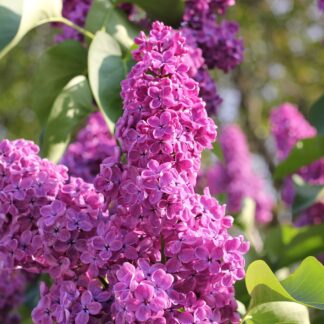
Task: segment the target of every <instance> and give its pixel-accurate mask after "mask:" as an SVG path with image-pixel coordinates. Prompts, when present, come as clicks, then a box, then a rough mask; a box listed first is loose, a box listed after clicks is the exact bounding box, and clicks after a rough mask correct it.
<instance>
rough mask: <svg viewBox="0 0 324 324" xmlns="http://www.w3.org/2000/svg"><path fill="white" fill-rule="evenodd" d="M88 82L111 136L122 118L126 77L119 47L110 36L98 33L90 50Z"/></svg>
mask: <svg viewBox="0 0 324 324" xmlns="http://www.w3.org/2000/svg"><path fill="white" fill-rule="evenodd" d="M88 68H89V81H90V86H91V89H92V93H93V96H94V98H95V100H96V102H97V104H98V106H99V108H100V110H101V111H102V112H103V114H104V116H105V118H106V121H107V124H108V127H109V129H110V131H111V132H113V130H114V124H115V122H116V121H117V119H118V118H119V117H120V116H121V114H122V100H121V96H120V91H121V88H120V83H121V81H122V80H123V79H125V77H126V75H127V66H126V63H125V61H124V60H123V59H122V53H121V49H120V47H119V45H118V43H117V42H116V41H115V40H114V39H113V38H112V37H111V36H110V35H108V34H107V33H105V32H102V31H99V32H97V33H96V36H95V38H94V40H93V41H92V43H91V45H90V49H89V56H88Z"/></svg>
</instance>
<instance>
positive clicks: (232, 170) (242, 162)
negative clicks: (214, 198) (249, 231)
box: [206, 125, 274, 223]
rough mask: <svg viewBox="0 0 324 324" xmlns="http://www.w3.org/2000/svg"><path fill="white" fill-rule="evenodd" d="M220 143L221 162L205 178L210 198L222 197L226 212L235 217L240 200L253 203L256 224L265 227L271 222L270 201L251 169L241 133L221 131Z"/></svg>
mask: <svg viewBox="0 0 324 324" xmlns="http://www.w3.org/2000/svg"><path fill="white" fill-rule="evenodd" d="M220 143H221V147H222V151H223V156H224V161H223V162H217V163H216V164H215V166H213V167H212V168H211V169H210V170H208V171H207V174H206V178H207V181H208V185H209V186H210V189H211V192H212V193H213V194H221V193H226V194H227V197H228V202H227V204H228V205H227V207H228V210H229V211H230V212H233V213H238V212H239V211H240V210H241V208H242V203H243V200H244V198H247V197H250V198H252V199H253V200H254V201H255V203H256V214H255V217H256V220H257V221H258V222H260V223H267V222H269V221H271V219H272V212H271V210H272V208H273V205H274V201H273V199H272V198H271V196H270V195H269V194H268V193H267V192H266V191H265V188H264V187H265V183H264V180H263V179H262V178H261V177H260V176H258V175H257V174H256V173H255V172H254V171H253V167H252V159H251V154H250V152H249V147H248V143H247V140H246V138H245V135H244V133H243V131H242V130H241V129H240V128H239V126H237V125H228V126H225V127H224V128H223V129H222V132H221V138H220Z"/></svg>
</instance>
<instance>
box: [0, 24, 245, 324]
mask: <svg viewBox="0 0 324 324" xmlns="http://www.w3.org/2000/svg"><path fill="white" fill-rule="evenodd" d="M136 43H137V44H138V45H139V49H138V50H136V51H135V52H134V58H135V60H136V61H137V64H136V65H135V66H134V68H133V69H132V71H131V72H130V74H129V76H128V78H127V79H126V80H125V81H124V82H123V83H122V96H123V98H124V114H123V116H122V117H121V119H120V120H119V122H118V124H117V139H118V140H119V141H120V143H121V147H122V153H123V154H124V155H125V157H126V158H127V163H121V162H119V161H118V157H119V155H114V154H113V155H111V156H109V155H108V156H107V157H106V159H105V160H104V161H103V163H102V165H101V167H100V174H99V175H98V176H97V177H96V179H95V181H94V183H95V186H96V189H97V190H98V191H99V193H98V192H97V191H95V189H94V187H93V185H91V184H88V183H86V182H84V181H83V180H82V179H81V178H73V177H70V178H68V172H67V169H66V168H65V167H64V166H56V165H53V164H52V163H51V162H49V161H47V160H42V159H41V158H40V157H39V156H38V147H37V146H36V145H34V144H33V143H31V142H28V141H24V140H18V141H13V142H10V141H7V140H4V141H2V142H0V175H1V177H0V189H1V190H0V256H1V258H0V260H1V263H0V266H1V271H2V270H3V271H7V270H9V271H11V270H13V269H15V268H17V267H19V268H20V267H21V268H23V269H25V270H27V271H31V272H36V273H38V272H45V273H48V274H49V275H50V276H51V278H52V280H53V284H52V286H51V287H50V288H47V287H46V286H45V285H42V286H41V299H40V301H39V303H38V305H37V307H36V308H35V309H34V311H33V314H32V317H33V321H34V322H35V323H41V324H43V323H54V322H55V323H71V322H72V323H76V324H86V323H88V322H90V323H96V322H105V323H108V322H116V323H117V324H118V323H120V324H121V323H133V322H142V323H190V322H198V323H203V322H207V323H208V322H219V323H229V322H231V323H238V322H239V316H238V314H237V312H236V308H237V304H236V301H235V297H234V283H235V282H236V281H237V280H240V279H242V278H243V277H244V259H243V254H244V253H246V251H247V250H248V243H246V242H245V241H244V239H243V237H242V236H238V237H232V236H231V235H230V234H229V233H228V229H229V228H230V227H231V226H232V223H233V219H232V217H230V216H225V210H224V208H225V207H224V206H221V205H219V204H218V202H217V201H216V200H215V199H214V198H212V197H211V196H210V194H209V191H208V189H206V190H205V192H204V195H202V196H200V195H198V194H195V192H194V185H195V183H196V178H197V172H198V170H199V166H200V159H201V152H202V150H203V149H205V148H210V147H211V143H212V141H213V140H214V139H215V137H216V128H215V125H214V123H213V121H212V120H211V119H209V118H208V116H207V112H206V109H205V103H204V102H203V101H202V100H201V99H200V98H199V96H198V93H199V87H198V84H197V83H196V82H195V81H194V80H193V79H191V78H190V77H189V75H188V71H189V68H190V66H188V64H187V63H186V62H187V53H188V49H187V47H186V46H185V39H184V38H183V37H182V36H181V34H180V33H178V32H175V31H173V30H172V29H171V28H169V27H166V26H164V25H163V24H162V23H158V22H156V23H154V24H153V27H152V30H151V32H150V37H149V38H146V36H145V35H144V34H143V33H142V34H140V36H139V37H138V38H137V39H136Z"/></svg>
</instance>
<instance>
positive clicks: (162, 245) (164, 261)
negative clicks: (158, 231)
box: [160, 235, 166, 264]
mask: <svg viewBox="0 0 324 324" xmlns="http://www.w3.org/2000/svg"><path fill="white" fill-rule="evenodd" d="M160 240H161V263H163V264H165V263H166V257H165V253H164V249H165V242H164V238H163V236H162V235H161V236H160Z"/></svg>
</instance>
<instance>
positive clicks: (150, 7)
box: [118, 0, 184, 27]
mask: <svg viewBox="0 0 324 324" xmlns="http://www.w3.org/2000/svg"><path fill="white" fill-rule="evenodd" d="M118 2H119V3H121V2H129V3H135V4H136V5H138V6H139V7H141V8H142V9H143V10H145V11H146V12H147V14H148V16H149V17H150V18H152V20H161V21H163V22H164V23H166V24H167V25H171V26H174V27H177V26H179V25H180V23H181V21H182V16H183V10H184V0H154V1H152V0H127V1H118Z"/></svg>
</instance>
